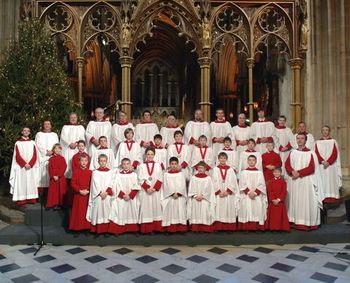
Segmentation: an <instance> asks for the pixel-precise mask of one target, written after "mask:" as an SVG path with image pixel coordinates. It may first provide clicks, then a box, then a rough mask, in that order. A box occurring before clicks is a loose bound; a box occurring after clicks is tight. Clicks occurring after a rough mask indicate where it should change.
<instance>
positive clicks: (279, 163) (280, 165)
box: [275, 154, 282, 167]
mask: <svg viewBox="0 0 350 283" xmlns="http://www.w3.org/2000/svg"><path fill="white" fill-rule="evenodd" d="M276 161H277V162H276V165H275V166H276V167H282V159H281V156H280V155H279V154H277V160H276Z"/></svg>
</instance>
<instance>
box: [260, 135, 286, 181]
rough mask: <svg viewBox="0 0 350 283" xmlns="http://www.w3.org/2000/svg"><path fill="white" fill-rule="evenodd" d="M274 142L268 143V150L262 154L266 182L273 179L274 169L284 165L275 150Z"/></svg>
mask: <svg viewBox="0 0 350 283" xmlns="http://www.w3.org/2000/svg"><path fill="white" fill-rule="evenodd" d="M274 147H275V144H274V142H268V143H267V144H266V152H265V153H264V154H263V155H262V156H261V159H262V167H263V173H264V178H265V182H266V183H268V182H269V181H270V180H271V179H273V170H274V169H275V168H277V167H281V166H282V160H281V157H280V155H279V154H278V153H276V152H275V151H274Z"/></svg>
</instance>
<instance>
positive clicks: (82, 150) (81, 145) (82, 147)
mask: <svg viewBox="0 0 350 283" xmlns="http://www.w3.org/2000/svg"><path fill="white" fill-rule="evenodd" d="M77 147H78V152H77V153H76V154H74V155H73V158H72V173H73V171H74V170H75V169H78V168H80V157H81V156H86V157H87V159H88V164H87V167H88V168H90V162H91V157H90V156H89V154H88V153H87V152H86V144H85V141H84V140H80V141H78V145H77Z"/></svg>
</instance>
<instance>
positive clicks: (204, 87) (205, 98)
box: [198, 57, 211, 122]
mask: <svg viewBox="0 0 350 283" xmlns="http://www.w3.org/2000/svg"><path fill="white" fill-rule="evenodd" d="M198 63H199V67H200V69H201V101H200V102H199V105H200V107H201V110H202V112H203V118H204V120H205V121H208V122H209V121H210V106H211V103H210V65H211V58H209V57H201V58H198Z"/></svg>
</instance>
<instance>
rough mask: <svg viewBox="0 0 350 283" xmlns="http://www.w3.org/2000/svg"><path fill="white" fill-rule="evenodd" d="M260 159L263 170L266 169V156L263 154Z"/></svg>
mask: <svg viewBox="0 0 350 283" xmlns="http://www.w3.org/2000/svg"><path fill="white" fill-rule="evenodd" d="M261 159H262V166H263V169H267V168H266V166H267V165H269V164H268V161H267V160H266V154H265V153H264V154H263V155H262V156H261Z"/></svg>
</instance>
